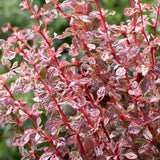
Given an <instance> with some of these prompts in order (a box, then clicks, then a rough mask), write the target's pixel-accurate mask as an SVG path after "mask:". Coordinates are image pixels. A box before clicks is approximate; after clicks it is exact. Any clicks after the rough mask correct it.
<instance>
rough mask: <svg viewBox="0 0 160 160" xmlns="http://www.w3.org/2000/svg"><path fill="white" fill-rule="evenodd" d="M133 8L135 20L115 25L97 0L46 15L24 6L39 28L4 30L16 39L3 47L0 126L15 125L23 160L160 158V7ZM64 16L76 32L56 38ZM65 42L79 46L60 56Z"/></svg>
mask: <svg viewBox="0 0 160 160" xmlns="http://www.w3.org/2000/svg"><path fill="white" fill-rule="evenodd" d="M130 2H131V8H125V10H124V14H125V16H130V17H132V18H131V19H130V20H128V21H127V22H126V24H125V23H124V22H121V23H120V25H114V24H112V25H109V24H108V23H107V22H106V21H105V18H106V17H107V16H110V15H113V14H114V12H108V10H106V9H103V8H101V7H100V5H99V1H98V0H90V2H85V1H81V2H79V1H76V0H66V1H64V2H63V3H59V2H58V0H46V4H45V5H44V6H43V8H38V7H37V6H36V5H34V6H32V2H29V0H25V1H23V2H21V3H20V6H22V9H28V10H29V11H30V12H31V13H32V16H31V18H34V19H35V20H36V23H37V24H36V25H33V26H32V29H24V30H18V28H16V27H12V26H11V25H10V24H9V23H8V26H7V27H4V28H2V29H3V31H4V32H6V31H7V30H8V29H11V30H12V31H13V33H12V35H11V36H10V37H8V39H7V41H4V40H1V49H2V52H3V56H2V59H1V62H2V64H3V65H5V66H6V67H7V68H8V72H7V73H4V74H1V75H0V77H1V79H0V88H1V90H0V96H1V97H0V106H1V110H0V114H1V117H0V125H1V126H2V125H5V124H7V123H13V124H14V125H13V128H14V131H15V137H14V139H13V142H12V144H13V146H15V147H19V150H20V153H21V154H22V156H23V157H22V159H40V160H48V159H51V160H58V159H63V160H65V159H71V160H80V159H87V160H90V159H95V160H105V159H108V160H109V159H112V160H116V159H117V160H120V159H121V160H123V159H138V160H142V159H143V160H145V159H151V158H155V159H160V154H159V151H160V88H159V87H160V56H158V54H159V53H158V49H159V45H160V39H159V36H158V35H157V26H158V25H159V21H158V16H159V11H160V1H159V4H158V7H157V6H152V5H151V4H142V3H140V0H136V1H135V2H133V0H131V1H130ZM96 8H97V9H96ZM146 13H147V14H146ZM149 13H154V14H155V18H154V19H151V18H149V17H148V14H149ZM58 16H60V17H62V18H67V19H68V22H69V27H68V28H66V30H65V31H64V32H63V33H62V34H61V35H57V34H56V33H54V36H51V35H49V31H48V29H47V26H48V23H50V22H52V21H53V22H54V19H56V18H57V17H58ZM148 26H151V27H152V28H153V34H152V33H149V32H148V30H147V27H148ZM66 37H72V44H71V45H69V44H67V43H63V44H62V45H61V46H59V47H58V49H55V47H54V42H55V41H58V40H60V39H65V38H66ZM16 54H19V55H20V56H22V57H23V61H22V62H20V64H18V62H17V61H15V60H14V58H15V56H16ZM32 96H33V97H32ZM27 99H29V101H28V100H27Z"/></svg>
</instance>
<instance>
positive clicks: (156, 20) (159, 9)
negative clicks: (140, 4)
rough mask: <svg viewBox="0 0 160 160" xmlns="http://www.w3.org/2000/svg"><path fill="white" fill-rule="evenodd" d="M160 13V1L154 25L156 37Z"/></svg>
mask: <svg viewBox="0 0 160 160" xmlns="http://www.w3.org/2000/svg"><path fill="white" fill-rule="evenodd" d="M159 12H160V0H159V3H158V9H157V14H156V19H155V22H154V25H153V29H154V36H156V34H157V33H156V28H157V23H158V17H159Z"/></svg>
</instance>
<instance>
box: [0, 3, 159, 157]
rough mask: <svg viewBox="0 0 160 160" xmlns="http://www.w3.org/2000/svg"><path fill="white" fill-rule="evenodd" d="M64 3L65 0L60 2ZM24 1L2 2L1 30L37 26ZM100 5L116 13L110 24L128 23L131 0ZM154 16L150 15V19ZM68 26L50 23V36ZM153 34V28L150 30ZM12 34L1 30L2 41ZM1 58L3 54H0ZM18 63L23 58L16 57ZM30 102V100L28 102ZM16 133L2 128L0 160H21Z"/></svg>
mask: <svg viewBox="0 0 160 160" xmlns="http://www.w3.org/2000/svg"><path fill="white" fill-rule="evenodd" d="M59 1H60V2H63V0H59ZM20 2H22V0H4V1H3V0H1V2H0V28H2V27H6V26H7V22H9V23H10V24H11V25H12V26H16V27H19V28H20V29H29V28H32V25H33V24H35V20H34V19H30V16H31V13H30V12H29V11H28V10H20V7H19V3H20ZM141 2H142V3H152V4H156V5H157V4H158V0H152V1H151V0H141ZM33 3H34V4H37V5H38V6H39V7H42V6H43V4H45V0H33ZM100 5H101V7H103V8H107V9H108V10H109V11H116V14H115V15H114V16H109V17H107V21H108V23H109V24H119V23H120V22H121V21H124V22H125V21H126V20H127V19H128V18H129V17H125V16H124V8H128V7H130V0H100ZM152 16H153V15H152V14H150V17H152ZM67 26H68V21H67V20H66V19H62V18H58V19H56V20H55V21H54V22H51V23H49V30H50V35H53V33H54V32H56V33H57V34H61V33H62V32H63V31H64V30H65V28H66V27H67ZM150 32H152V28H150ZM159 33H160V32H159ZM10 34H11V32H10V31H9V32H7V33H3V32H2V31H1V30H0V39H5V40H6V39H7V37H8V36H10ZM62 41H63V40H58V41H57V42H55V48H57V47H58V46H59V45H60V44H62V43H63V42H62ZM66 41H67V43H70V41H71V39H70V38H68V39H66ZM0 57H1V52H0ZM16 58H17V59H18V61H20V60H21V57H16ZM6 71H7V69H6V68H5V67H3V66H2V65H1V64H0V74H2V73H5V72H6ZM28 101H29V100H28ZM28 103H29V102H28ZM13 136H14V133H13V130H12V126H11V125H10V124H8V125H6V126H4V127H0V160H20V159H21V155H20V154H19V151H18V148H15V147H12V141H11V139H12V138H13Z"/></svg>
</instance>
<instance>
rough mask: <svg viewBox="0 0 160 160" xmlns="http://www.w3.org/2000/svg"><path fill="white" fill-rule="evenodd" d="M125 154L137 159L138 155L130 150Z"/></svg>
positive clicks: (129, 157)
mask: <svg viewBox="0 0 160 160" xmlns="http://www.w3.org/2000/svg"><path fill="white" fill-rule="evenodd" d="M123 155H124V156H125V157H126V158H128V159H137V155H136V154H135V153H133V152H129V153H126V154H123Z"/></svg>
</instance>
